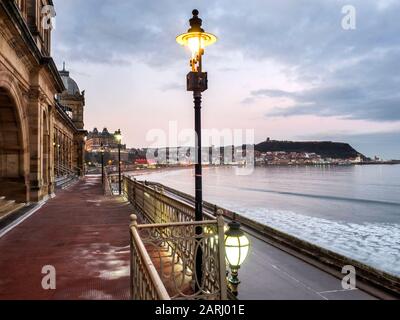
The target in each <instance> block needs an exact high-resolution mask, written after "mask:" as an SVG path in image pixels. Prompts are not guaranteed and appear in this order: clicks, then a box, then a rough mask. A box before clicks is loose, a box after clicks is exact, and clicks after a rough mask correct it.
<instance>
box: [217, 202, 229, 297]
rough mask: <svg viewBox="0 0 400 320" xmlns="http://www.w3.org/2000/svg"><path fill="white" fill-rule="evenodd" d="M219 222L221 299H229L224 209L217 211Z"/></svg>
mask: <svg viewBox="0 0 400 320" xmlns="http://www.w3.org/2000/svg"><path fill="white" fill-rule="evenodd" d="M217 223H218V239H219V240H218V246H219V248H218V249H219V250H218V254H219V280H220V288H221V300H227V288H226V264H225V230H224V227H225V221H224V217H223V210H222V209H219V210H218V211H217Z"/></svg>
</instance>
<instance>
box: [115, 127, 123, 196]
mask: <svg viewBox="0 0 400 320" xmlns="http://www.w3.org/2000/svg"><path fill="white" fill-rule="evenodd" d="M114 137H115V140H117V142H118V192H119V195H121V194H122V190H121V141H122V134H121V129H118V130H117V131H115V134H114Z"/></svg>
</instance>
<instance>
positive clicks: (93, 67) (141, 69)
mask: <svg viewBox="0 0 400 320" xmlns="http://www.w3.org/2000/svg"><path fill="white" fill-rule="evenodd" d="M54 3H55V9H56V12H57V17H56V28H55V30H54V32H53V40H52V50H53V51H52V55H53V57H54V59H55V61H56V63H57V65H58V66H59V68H60V69H61V66H62V62H63V61H65V62H66V67H67V69H68V70H69V71H70V72H71V77H72V78H74V79H75V80H76V82H77V83H78V85H79V87H80V89H81V90H85V92H86V109H85V126H86V129H88V130H91V129H93V128H94V127H97V128H98V129H99V130H101V129H102V128H103V127H107V128H109V130H110V131H114V130H116V129H118V128H120V129H121V130H122V132H123V135H124V143H126V144H127V145H128V146H130V147H147V146H149V145H150V144H151V143H152V141H150V140H149V136H148V135H149V132H151V130H154V129H161V130H164V131H165V132H167V133H168V130H169V127H170V123H171V121H172V122H173V123H176V125H177V127H178V129H179V130H184V129H188V128H192V127H193V121H194V110H193V98H192V95H191V93H189V92H187V91H186V88H185V83H186V80H185V79H186V78H185V77H186V74H187V73H188V72H189V71H190V70H189V57H190V53H189V52H188V51H187V49H185V48H183V47H180V46H179V45H178V44H177V43H176V42H175V38H176V36H177V35H179V34H181V33H183V32H186V31H187V29H188V28H189V24H188V19H189V18H191V12H192V10H193V9H194V8H197V9H198V10H199V11H200V17H201V18H202V19H203V27H204V29H205V30H206V31H208V32H211V33H214V34H215V35H217V37H218V42H217V43H216V44H215V45H213V46H211V47H208V48H206V52H205V56H204V69H205V71H207V72H208V77H209V89H208V91H206V92H205V93H204V95H203V108H202V117H203V128H205V129H209V130H211V129H217V130H223V129H230V130H234V129H242V130H245V129H251V130H254V134H255V142H261V141H264V140H265V139H266V138H267V137H270V138H271V139H275V140H302V141H304V140H333V141H340V142H348V143H350V144H352V146H353V147H355V148H356V149H357V150H358V151H360V152H362V153H363V154H365V155H367V156H375V155H378V156H380V157H383V158H385V159H395V158H396V159H400V90H399V88H400V63H399V61H400V20H399V17H400V1H396V0H347V1H340V0H324V1H320V0H291V1H289V0H280V1H276V0H248V1H241V0H220V1H218V0H212V1H211V0H210V1H209V0H203V1H191V0H185V1H177V0H152V1H149V0H146V1H142V0H134V1H132V0H118V1H114V0H86V1H81V0H68V1H61V0H55V1H54ZM345 5H351V6H352V8H354V10H355V11H354V13H355V15H352V16H349V15H348V14H349V11H345V12H343V11H342V9H343V6H345ZM351 13H353V11H352V12H351ZM349 17H350V18H351V19H350V20H348V18H349ZM353 18H354V19H353ZM343 21H344V22H347V24H345V26H349V25H351V27H352V28H350V29H349V28H346V27H345V28H343ZM354 27H355V29H354ZM170 144H172V143H170Z"/></svg>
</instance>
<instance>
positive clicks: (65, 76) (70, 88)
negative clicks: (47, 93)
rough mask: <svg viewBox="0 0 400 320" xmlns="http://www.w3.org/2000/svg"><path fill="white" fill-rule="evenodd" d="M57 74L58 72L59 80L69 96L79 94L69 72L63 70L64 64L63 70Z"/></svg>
mask: <svg viewBox="0 0 400 320" xmlns="http://www.w3.org/2000/svg"><path fill="white" fill-rule="evenodd" d="M59 72H60V76H61V79H62V81H63V83H64V86H65V88H66V91H67V92H68V94H71V95H75V94H80V93H81V92H80V90H79V87H78V85H77V84H76V82H75V80H74V79H72V78H71V77H70V76H69V71H67V70H65V64H64V67H63V70H61V71H59Z"/></svg>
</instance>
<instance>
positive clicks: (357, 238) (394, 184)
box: [137, 165, 400, 276]
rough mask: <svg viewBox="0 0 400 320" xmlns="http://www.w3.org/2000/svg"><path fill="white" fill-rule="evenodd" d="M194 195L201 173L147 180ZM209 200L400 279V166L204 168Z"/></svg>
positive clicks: (183, 171) (165, 173) (151, 176)
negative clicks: (246, 170)
mask: <svg viewBox="0 0 400 320" xmlns="http://www.w3.org/2000/svg"><path fill="white" fill-rule="evenodd" d="M137 178H138V179H139V180H147V181H154V182H159V183H162V184H164V185H167V186H170V187H172V188H175V189H178V190H180V191H183V192H186V193H188V194H192V195H193V194H194V170H192V169H178V170H169V171H162V172H157V173H151V174H145V175H141V176H138V177H137ZM203 190H204V191H203V193H204V195H203V197H204V200H206V201H209V202H211V203H214V204H217V205H219V206H221V207H224V208H226V209H229V210H232V211H235V212H237V213H240V214H242V215H244V216H246V217H248V218H251V219H253V220H256V221H258V222H260V223H262V224H265V225H268V226H270V227H273V228H275V229H278V230H280V231H283V232H286V233H288V234H291V235H293V236H296V237H298V238H300V239H303V240H306V241H308V242H311V243H313V244H316V245H319V246H320V247H323V248H326V249H329V250H332V251H334V252H337V253H340V254H342V255H344V256H347V257H349V258H352V259H355V260H358V261H360V262H363V263H365V264H367V265H370V266H372V267H374V268H377V269H380V270H382V271H385V272H387V273H390V274H393V275H396V276H400V165H363V166H362V165H357V166H318V167H317V166H315V167H314V166H299V167H295V166H279V167H256V168H255V169H254V170H253V171H252V172H251V174H246V175H243V174H242V173H240V174H238V171H237V168H234V167H208V168H204V169H203Z"/></svg>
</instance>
